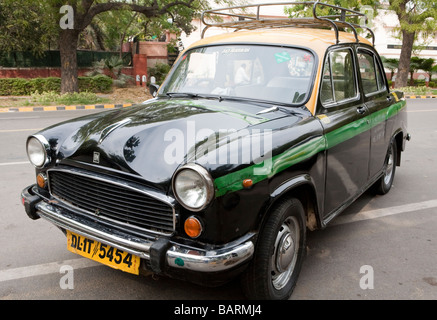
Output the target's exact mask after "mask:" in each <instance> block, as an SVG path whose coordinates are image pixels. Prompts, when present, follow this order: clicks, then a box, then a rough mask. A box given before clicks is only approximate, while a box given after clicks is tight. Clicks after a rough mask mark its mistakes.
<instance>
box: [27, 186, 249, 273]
mask: <svg viewBox="0 0 437 320" xmlns="http://www.w3.org/2000/svg"><path fill="white" fill-rule="evenodd" d="M23 194H24V192H23ZM22 196H23V195H22ZM35 212H36V214H37V215H38V216H39V217H41V218H44V219H45V220H47V221H49V222H51V223H53V224H54V225H56V226H57V227H59V228H61V229H65V230H70V231H72V232H74V233H77V234H80V235H83V236H84V237H87V238H90V239H92V240H95V241H99V242H102V243H105V244H107V245H110V246H113V247H115V248H118V249H120V250H123V251H126V252H129V253H131V254H134V255H136V256H139V257H140V258H142V259H146V260H149V261H150V262H151V265H152V269H153V266H154V265H156V263H154V261H153V259H156V254H155V253H153V252H156V250H154V245H155V244H157V243H158V242H159V240H158V241H157V239H155V238H150V240H147V239H144V238H138V237H135V236H132V235H127V234H124V233H122V232H118V231H114V230H111V231H110V233H109V230H108V228H106V227H105V226H103V225H101V224H98V223H95V222H92V221H90V220H86V219H84V218H82V217H80V216H79V215H76V214H74V213H72V212H70V211H69V210H65V209H63V208H62V207H59V206H55V205H52V204H50V203H47V202H46V201H40V202H38V203H36V204H35ZM253 235H254V234H247V235H246V236H244V237H242V238H240V239H237V240H236V241H233V242H231V243H228V244H226V245H224V246H221V247H219V248H214V249H210V250H203V249H199V248H193V247H189V246H185V245H182V244H179V243H176V242H174V241H167V245H166V247H165V250H166V251H165V252H164V253H163V254H164V260H165V263H166V265H167V266H169V267H173V268H178V269H185V270H191V271H197V272H203V273H210V272H219V271H225V270H228V269H231V268H233V267H236V266H238V265H240V264H242V263H243V262H245V261H247V260H249V259H250V258H251V257H252V255H253V252H254V244H253V242H252V241H251V239H252V238H253ZM155 247H156V246H155ZM158 270H159V268H158ZM153 271H155V272H156V270H153Z"/></svg>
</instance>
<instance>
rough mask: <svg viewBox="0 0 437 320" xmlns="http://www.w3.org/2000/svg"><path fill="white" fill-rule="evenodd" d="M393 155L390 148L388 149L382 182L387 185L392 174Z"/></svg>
mask: <svg viewBox="0 0 437 320" xmlns="http://www.w3.org/2000/svg"><path fill="white" fill-rule="evenodd" d="M393 160H394V155H393V151H392V149H390V154H389V155H388V161H387V168H386V169H385V176H384V183H385V184H386V185H388V184H389V183H390V181H391V177H392V175H393V167H394V166H393V162H394V161H393Z"/></svg>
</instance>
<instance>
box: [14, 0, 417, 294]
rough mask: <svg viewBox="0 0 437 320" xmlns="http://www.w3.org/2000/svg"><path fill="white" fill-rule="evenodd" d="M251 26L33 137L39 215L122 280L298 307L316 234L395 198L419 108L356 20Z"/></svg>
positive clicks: (197, 48) (34, 211) (247, 22)
mask: <svg viewBox="0 0 437 320" xmlns="http://www.w3.org/2000/svg"><path fill="white" fill-rule="evenodd" d="M318 4H319V3H317V4H315V6H317V5H318ZM342 10H344V12H345V13H346V14H348V13H350V12H351V11H349V10H346V9H342ZM351 14H354V13H351ZM249 18H250V19H249ZM249 18H248V19H238V21H236V22H233V23H234V25H233V27H237V28H238V29H249V30H239V31H238V32H233V33H225V34H222V35H218V36H214V37H209V38H205V39H202V40H200V41H199V42H197V43H195V44H194V45H192V46H191V47H189V48H188V49H186V50H185V51H184V52H183V53H181V55H180V56H179V59H178V61H177V62H176V64H175V66H174V67H173V69H172V71H171V72H170V74H169V76H168V77H167V79H166V80H165V82H164V83H163V85H162V86H161V88H160V89H159V90H158V91H157V92H156V93H155V95H156V97H155V98H154V99H151V100H149V101H146V102H144V103H142V104H140V105H136V106H133V107H129V108H125V109H115V110H111V111H106V112H103V113H98V114H92V115H89V116H86V117H81V118H78V119H74V120H70V121H67V122H64V123H60V124H58V125H55V126H51V127H49V128H46V129H44V130H41V131H40V132H38V133H36V134H34V135H31V136H30V137H29V138H28V140H27V152H28V156H29V159H30V161H31V163H32V164H33V165H34V166H35V167H36V181H37V183H36V184H35V185H32V186H29V187H27V188H25V189H24V190H23V192H22V200H23V204H24V206H25V210H26V213H27V215H28V216H29V217H30V218H32V219H38V218H43V219H45V220H47V221H49V222H51V223H53V224H54V225H56V226H57V227H59V228H60V229H61V230H62V231H63V232H64V233H65V234H66V236H67V240H66V245H67V248H68V249H69V250H70V251H72V252H75V253H78V254H80V255H82V256H85V257H88V258H90V259H93V260H97V261H100V262H102V263H104V264H107V265H109V266H111V267H114V268H117V269H121V270H123V271H127V272H131V273H134V274H142V273H150V272H152V273H155V274H160V275H167V276H170V277H175V278H179V279H185V280H189V281H194V282H197V283H200V284H203V285H210V286H213V285H219V284H222V283H224V282H226V281H229V280H230V279H233V278H235V277H237V276H240V277H241V279H242V284H243V288H244V291H245V293H246V294H247V297H248V298H254V299H287V298H289V297H290V295H291V293H292V291H293V289H294V287H295V285H296V283H297V278H298V275H299V272H300V269H301V267H302V261H303V259H304V257H305V246H306V245H305V242H306V234H307V232H308V230H314V229H321V228H324V227H326V226H327V225H328V223H329V222H330V221H331V220H332V219H334V218H335V217H336V216H337V215H338V214H340V213H341V212H342V211H343V210H344V209H345V208H346V207H347V206H348V205H350V204H351V203H352V202H353V201H354V200H356V199H357V198H358V197H359V196H360V195H361V194H363V192H365V191H366V190H367V189H369V188H372V189H373V190H375V191H376V192H378V193H380V194H386V193H387V192H389V190H390V188H391V186H392V184H393V179H394V176H395V170H396V167H398V166H399V165H400V164H401V153H402V151H404V149H405V144H406V141H407V140H409V134H408V131H407V117H406V102H405V99H404V98H403V94H402V93H401V92H391V91H390V89H389V86H388V84H387V79H386V75H385V72H384V68H383V65H382V63H381V60H380V57H379V55H378V53H377V52H376V51H375V49H374V47H373V45H372V43H371V42H369V41H368V40H367V39H365V38H362V37H359V36H358V35H357V34H356V30H355V28H353V30H355V31H354V32H345V31H341V30H342V29H343V28H346V27H352V26H353V25H352V24H349V23H346V22H341V21H335V22H333V21H332V20H330V19H327V18H321V17H318V16H316V15H315V16H314V17H313V18H311V19H312V20H311V19H306V20H305V19H303V20H302V19H300V20H299V21H297V22H296V21H295V20H289V21H287V23H288V24H289V25H288V24H287V25H284V21H283V20H280V21H275V20H272V21H270V24H271V26H270V27H267V23H266V21H263V22H262V23H261V26H262V28H260V26H259V25H258V26H257V25H256V23H257V21H258V22H260V18H259V17H255V18H253V17H252V16H250V17H249ZM310 20H311V21H310ZM302 21H304V22H305V23H304V24H305V25H304V27H302V24H303V22H302ZM297 27H299V28H297ZM330 28H331V29H330ZM332 29H333V30H332ZM64 245H65V244H64Z"/></svg>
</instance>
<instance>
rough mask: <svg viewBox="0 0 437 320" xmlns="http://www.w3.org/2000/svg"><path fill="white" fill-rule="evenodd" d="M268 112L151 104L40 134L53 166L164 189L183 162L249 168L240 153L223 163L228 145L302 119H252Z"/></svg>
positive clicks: (271, 115) (239, 106)
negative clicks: (88, 169) (113, 174)
mask: <svg viewBox="0 0 437 320" xmlns="http://www.w3.org/2000/svg"><path fill="white" fill-rule="evenodd" d="M270 107H271V106H269V105H258V104H248V103H247V102H232V101H227V102H226V101H218V100H208V99H203V100H190V99H159V100H158V99H154V100H151V101H147V102H145V103H144V104H141V105H137V106H134V107H129V108H126V109H117V110H112V111H110V112H103V113H99V114H93V115H90V116H87V117H82V118H78V119H75V120H71V121H68V122H65V123H63V124H60V125H57V126H53V127H51V128H48V129H46V130H45V131H43V132H41V133H42V134H43V135H44V136H46V138H47V139H49V142H50V144H51V146H52V148H53V149H55V150H56V157H57V159H58V162H59V161H61V162H62V161H64V162H65V161H66V160H68V161H75V162H76V163H85V164H92V165H98V166H103V167H108V168H112V169H116V170H121V171H124V172H128V173H130V174H137V175H140V176H141V177H142V178H143V179H144V180H145V181H147V182H149V183H150V184H153V185H155V186H156V185H167V184H168V183H169V181H170V180H171V177H172V176H173V173H174V172H175V170H176V169H177V168H178V167H179V166H181V165H182V164H185V163H189V162H197V163H204V164H205V166H206V167H207V169H208V170H209V171H210V172H211V174H212V175H213V176H214V175H217V174H216V173H214V172H215V171H217V170H219V169H220V170H223V168H227V169H230V168H232V167H235V166H238V165H241V164H242V163H243V162H249V163H250V162H251V161H253V159H252V157H250V156H249V158H248V157H247V156H246V155H244V154H243V155H241V158H244V159H243V160H242V159H241V158H240V161H236V162H237V163H231V162H232V161H229V159H225V158H223V157H227V156H228V155H229V152H237V151H238V150H236V149H239V150H240V149H241V145H238V144H235V143H234V144H233V145H234V147H233V149H232V148H231V149H229V148H228V145H229V144H230V143H231V142H232V141H234V142H235V140H236V139H240V140H244V141H246V143H247V144H250V141H251V140H250V139H248V137H250V136H252V135H254V134H255V135H258V136H260V135H262V134H261V133H262V130H263V128H267V127H269V128H272V125H271V121H274V120H278V119H281V118H284V117H288V119H287V124H288V125H292V124H293V123H294V122H296V121H298V120H299V118H302V117H297V116H296V117H290V115H291V114H290V111H289V110H288V109H285V108H284V109H280V108H278V109H274V110H273V111H271V112H267V113H263V114H257V113H259V112H260V111H263V110H264V111H265V110H266V109H268V108H270ZM299 110H300V112H301V113H302V109H299ZM268 123H270V125H267V124H268ZM273 127H274V126H273ZM268 130H271V129H268ZM230 137H231V139H230ZM243 143H244V142H243ZM217 150H221V151H220V152H217ZM249 150H250V149H249ZM212 152H215V153H214V155H215V157H214V158H215V160H214V159H213V157H211V154H212ZM220 157H221V158H220ZM220 160H221V161H220ZM234 162H235V161H234Z"/></svg>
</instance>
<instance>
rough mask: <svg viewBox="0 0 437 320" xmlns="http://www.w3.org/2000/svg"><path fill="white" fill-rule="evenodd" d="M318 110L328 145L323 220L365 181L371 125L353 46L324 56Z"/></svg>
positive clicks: (350, 198) (359, 188)
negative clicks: (359, 84) (361, 91)
mask: <svg viewBox="0 0 437 320" xmlns="http://www.w3.org/2000/svg"><path fill="white" fill-rule="evenodd" d="M317 110H318V112H317V117H318V118H319V119H320V122H321V124H322V126H323V128H324V134H325V138H326V144H327V150H326V173H325V179H326V183H325V201H324V216H325V218H326V217H327V216H329V215H330V214H331V213H335V212H336V211H337V209H341V207H342V205H344V204H345V203H347V202H348V200H352V199H353V198H354V196H355V195H356V194H357V193H358V192H360V190H361V189H362V187H363V186H364V185H365V184H366V183H367V181H368V166H369V150H370V131H369V129H370V123H369V121H368V119H367V118H366V117H367V115H368V109H367V107H366V105H365V104H364V102H363V100H362V97H361V94H360V92H359V86H358V78H357V73H356V56H355V50H354V49H353V48H352V47H347V46H344V47H337V48H336V49H333V50H331V51H330V52H329V53H328V54H327V55H326V58H325V63H324V68H323V79H322V82H321V87H320V93H319V106H318V108H317Z"/></svg>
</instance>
